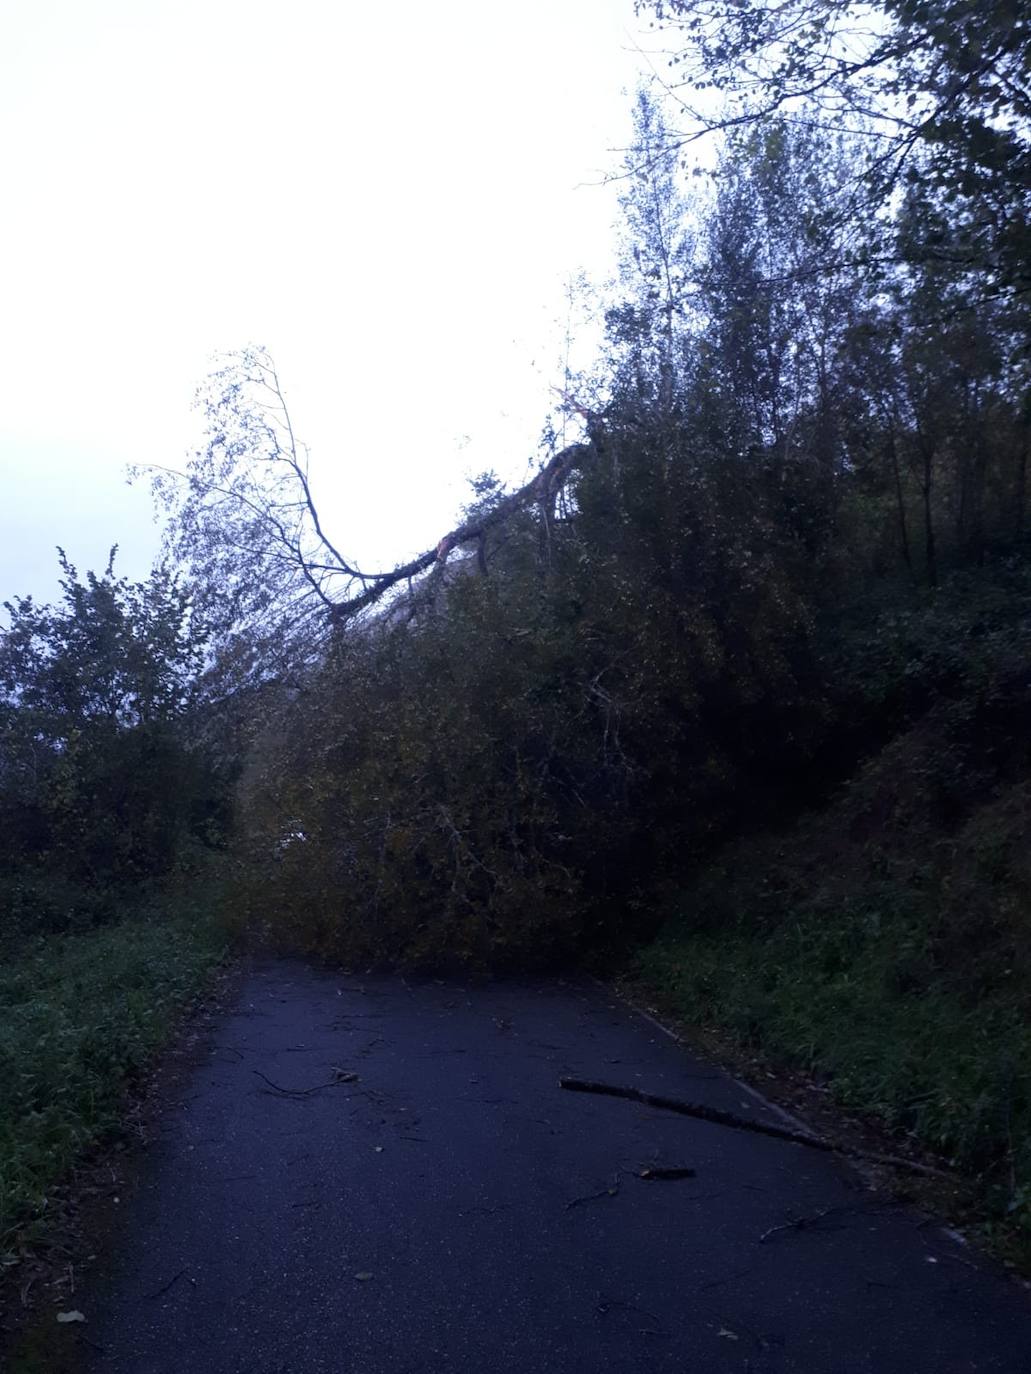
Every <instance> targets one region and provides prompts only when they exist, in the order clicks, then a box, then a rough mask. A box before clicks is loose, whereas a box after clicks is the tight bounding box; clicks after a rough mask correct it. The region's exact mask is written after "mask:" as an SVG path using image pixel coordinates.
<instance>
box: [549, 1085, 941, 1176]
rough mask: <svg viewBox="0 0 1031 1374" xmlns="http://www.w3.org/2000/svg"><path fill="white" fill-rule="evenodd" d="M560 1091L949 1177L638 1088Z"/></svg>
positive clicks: (892, 1157) (907, 1161) (578, 1087)
mask: <svg viewBox="0 0 1031 1374" xmlns="http://www.w3.org/2000/svg"><path fill="white" fill-rule="evenodd" d="M558 1085H559V1087H560V1088H566V1089H567V1090H568V1091H569V1092H574V1093H599V1094H600V1095H601V1096H602V1097H625V1098H627V1099H628V1100H629V1101H631V1102H641V1103H643V1104H644V1105H645V1106H646V1107H657V1108H659V1109H660V1110H661V1111H665V1112H677V1113H678V1114H679V1115H680V1116H690V1117H694V1118H695V1119H696V1120H697V1121H708V1122H710V1123H711V1124H712V1125H714V1126H727V1127H729V1128H730V1129H731V1130H735V1131H750V1132H752V1133H753V1134H754V1135H768V1136H772V1137H773V1138H774V1140H787V1141H790V1142H791V1143H792V1144H794V1145H805V1146H806V1148H807V1149H810V1150H820V1151H822V1152H823V1153H824V1154H838V1155H845V1156H847V1157H848V1158H849V1159H861V1160H865V1161H866V1162H867V1163H869V1164H883V1165H887V1166H890V1167H891V1168H896V1169H909V1170H912V1171H913V1172H915V1173H918V1174H930V1175H931V1176H933V1177H936V1178H948V1177H949V1174H948V1173H947V1172H946V1171H945V1170H943V1169H935V1168H933V1167H932V1166H931V1165H930V1164H920V1163H918V1162H917V1161H916V1160H914V1159H905V1158H904V1157H903V1156H901V1155H881V1154H871V1153H869V1152H868V1151H867V1150H859V1149H857V1148H856V1147H855V1146H853V1145H846V1144H844V1143H842V1142H840V1141H834V1140H823V1139H822V1138H821V1137H820V1136H817V1135H810V1134H809V1133H808V1132H806V1131H793V1130H790V1129H789V1128H788V1127H786V1126H770V1125H767V1124H766V1123H765V1122H762V1121H751V1120H749V1119H748V1118H747V1117H744V1116H737V1115H736V1114H735V1113H734V1112H725V1111H721V1110H720V1109H719V1108H718V1107H706V1106H704V1105H703V1104H702V1103H700V1102H683V1101H681V1100H680V1098H677V1097H659V1096H657V1095H656V1094H655V1093H646V1092H642V1091H641V1089H640V1088H623V1087H620V1086H618V1085H617V1084H614V1083H590V1082H587V1081H584V1080H583V1079H579V1078H560V1079H559V1081H558Z"/></svg>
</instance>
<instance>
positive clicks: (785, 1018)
mask: <svg viewBox="0 0 1031 1374" xmlns="http://www.w3.org/2000/svg"><path fill="white" fill-rule="evenodd" d="M893 895H894V896H895V897H896V898H897V897H898V895H899V894H897V893H896V894H892V893H891V892H890V891H883V890H882V891H881V892H878V891H877V889H876V888H872V887H871V888H867V889H865V890H864V892H863V894H862V899H861V900H857V901H856V902H855V903H854V904H852V905H850V906H849V907H846V908H840V907H839V908H838V909H837V910H836V911H835V912H834V913H833V914H830V913H828V912H827V911H826V910H821V909H820V908H819V907H818V906H809V907H806V906H805V904H802V905H800V906H799V907H798V908H797V910H796V912H795V913H794V915H792V916H787V917H782V918H781V919H780V920H779V921H778V922H777V924H776V925H775V926H774V927H772V928H770V927H766V928H765V929H764V928H762V927H761V926H760V925H757V924H752V923H750V922H745V921H738V922H736V923H734V924H733V925H731V926H729V927H724V928H723V929H720V930H716V931H713V930H699V929H698V928H697V927H694V928H691V927H690V926H689V925H688V924H686V923H685V922H680V923H677V922H673V923H671V925H670V926H669V927H668V928H667V929H666V931H665V932H664V933H663V935H662V936H661V937H660V939H659V940H658V941H657V942H656V943H655V944H653V945H652V946H650V947H649V948H647V949H646V950H645V951H643V952H642V954H641V955H640V956H639V965H638V972H639V975H640V977H641V978H642V979H643V981H644V983H645V984H646V985H647V987H648V989H649V991H651V992H652V993H653V994H654V995H655V996H657V997H658V999H659V1000H660V1001H661V1002H663V1003H664V1005H665V1006H666V1007H667V1008H669V1009H670V1010H672V1011H675V1012H676V1013H677V1014H678V1015H679V1016H681V1017H683V1018H684V1019H685V1020H687V1021H689V1022H691V1023H693V1024H695V1025H698V1026H702V1027H706V1026H707V1027H718V1028H719V1029H720V1030H722V1031H724V1032H728V1031H729V1032H730V1033H731V1035H732V1036H733V1037H734V1038H735V1039H736V1040H737V1041H738V1042H739V1043H740V1044H742V1045H747V1046H749V1047H751V1048H753V1049H759V1050H760V1051H761V1052H762V1054H763V1055H764V1056H765V1057H766V1058H767V1059H768V1060H769V1061H771V1062H773V1063H780V1064H782V1065H787V1066H790V1067H793V1068H800V1069H802V1070H805V1071H807V1072H809V1073H812V1074H814V1075H816V1076H818V1077H820V1078H822V1079H824V1080H825V1081H826V1083H827V1084H828V1086H829V1088H830V1090H831V1092H832V1093H833V1095H834V1096H835V1098H836V1099H837V1100H838V1101H839V1102H840V1103H841V1104H842V1105H843V1106H844V1107H846V1108H848V1109H850V1110H853V1111H857V1112H863V1113H871V1114H874V1115H877V1116H879V1117H881V1118H883V1119H884V1120H885V1121H886V1122H887V1123H888V1125H890V1126H892V1127H894V1128H896V1129H899V1130H905V1131H909V1132H912V1133H913V1134H914V1135H915V1136H916V1137H917V1138H918V1139H920V1140H921V1141H923V1142H924V1143H926V1144H927V1145H929V1146H931V1147H933V1148H935V1149H937V1150H939V1151H941V1152H942V1153H943V1154H945V1155H946V1156H947V1157H948V1158H950V1159H952V1160H953V1161H954V1162H955V1164H956V1165H957V1166H958V1167H959V1168H960V1169H961V1170H962V1171H964V1173H966V1174H967V1175H969V1176H970V1177H971V1178H972V1179H973V1180H974V1182H975V1187H976V1191H977V1194H978V1199H979V1204H980V1207H981V1209H982V1215H983V1217H984V1224H985V1227H986V1228H987V1229H988V1230H989V1231H991V1230H992V1229H993V1228H994V1229H995V1230H997V1231H998V1230H1004V1231H1005V1232H1006V1234H1007V1237H1008V1239H1009V1241H1010V1243H1011V1248H1015V1250H1016V1251H1017V1252H1019V1253H1021V1255H1022V1257H1023V1259H1024V1260H1025V1261H1026V1262H1031V1083H1029V1078H1028V1066H1029V1065H1031V1026H1029V1024H1028V1019H1027V1015H1026V1009H1025V1008H1024V1007H1023V1006H1022V1005H1021V1004H1020V1000H1019V999H1017V998H1015V997H1013V996H1011V995H1010V994H1009V993H1008V992H1007V990H1006V989H1005V987H1004V986H1000V987H999V988H998V989H996V990H993V991H991V992H989V993H987V994H982V995H979V996H977V997H976V998H971V997H966V996H964V995H963V989H962V988H961V987H960V986H958V984H957V980H956V977H955V975H954V974H952V975H950V974H947V973H945V972H944V971H941V970H938V971H935V970H934V968H933V958H931V957H930V955H931V951H929V949H928V945H929V939H928V920H927V916H928V912H927V909H926V908H924V907H923V906H922V904H921V903H920V902H919V901H917V902H910V903H908V904H906V903H900V902H898V901H897V900H896V901H895V902H892V900H891V898H892V896H893Z"/></svg>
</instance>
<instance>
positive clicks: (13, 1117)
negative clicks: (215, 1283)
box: [0, 913, 224, 1266]
mask: <svg viewBox="0 0 1031 1374" xmlns="http://www.w3.org/2000/svg"><path fill="white" fill-rule="evenodd" d="M223 953H224V937H222V936H221V935H220V934H219V932H218V930H217V928H216V926H215V924H214V922H213V921H212V920H211V919H210V918H208V917H207V916H206V915H203V914H200V915H198V914H197V913H190V914H189V916H187V915H185V914H179V915H177V916H169V915H167V914H165V915H161V914H154V913H150V914H147V915H141V914H134V915H133V916H132V917H131V918H126V919H123V920H122V921H121V922H120V923H118V924H116V925H111V926H107V927H103V928H101V929H97V930H94V931H90V932H87V933H81V934H68V935H61V936H51V937H41V938H40V939H38V940H37V941H35V942H34V943H33V944H32V945H31V946H30V947H28V948H24V949H22V950H21V952H20V953H19V954H18V955H17V957H15V958H13V959H11V960H9V961H8V962H7V963H5V964H4V965H3V966H0V1027H2V1032H0V1266H2V1265H3V1264H5V1263H10V1262H11V1261H12V1259H13V1258H14V1256H15V1247H16V1245H17V1243H18V1240H19V1238H22V1237H23V1236H24V1234H25V1229H26V1228H27V1227H30V1226H31V1224H32V1222H33V1221H34V1220H35V1219H36V1218H38V1217H39V1216H40V1215H41V1212H42V1209H43V1208H44V1207H45V1204H46V1199H47V1194H48V1191H49V1190H50V1189H52V1188H53V1186H54V1184H55V1183H56V1182H57V1181H58V1180H59V1179H60V1178H61V1177H62V1175H63V1174H65V1173H66V1171H67V1170H68V1169H69V1167H70V1166H71V1165H72V1164H74V1163H75V1161H76V1160H77V1159H78V1158H80V1157H81V1155H82V1154H83V1152H84V1151H85V1150H86V1149H87V1148H88V1147H89V1146H90V1145H92V1144H94V1143H95V1142H96V1141H98V1140H99V1139H101V1138H102V1137H103V1136H104V1135H105V1133H107V1132H109V1131H110V1130H111V1129H112V1128H113V1127H114V1126H116V1125H117V1123H118V1120H119V1115H120V1111H121V1108H122V1104H123V1101H124V1093H125V1090H126V1088H127V1086H128V1085H129V1084H130V1083H131V1082H132V1080H133V1079H134V1077H136V1076H138V1075H139V1073H140V1072H141V1070H143V1069H144V1068H145V1066H146V1065H147V1064H148V1062H149V1061H150V1060H151V1059H152V1057H153V1055H154V1054H155V1052H156V1050H157V1049H158V1048H159V1047H160V1046H161V1044H162V1042H163V1041H164V1040H165V1039H166V1037H167V1036H168V1034H169V1032H170V1030H171V1028H172V1027H173V1025H174V1023H175V1020H176V1017H177V1014H178V1013H179V1012H180V1011H181V1009H182V1008H183V1007H184V1006H185V1005H186V1004H187V1003H188V1002H189V1000H190V999H191V998H192V997H193V996H195V994H196V993H197V992H198V991H199V990H200V989H201V988H202V986H203V985H204V982H205V980H206V978H207V977H208V975H209V974H210V972H211V971H212V969H213V968H214V966H215V965H216V964H217V963H218V962H219V960H220V959H221V958H222V956H223Z"/></svg>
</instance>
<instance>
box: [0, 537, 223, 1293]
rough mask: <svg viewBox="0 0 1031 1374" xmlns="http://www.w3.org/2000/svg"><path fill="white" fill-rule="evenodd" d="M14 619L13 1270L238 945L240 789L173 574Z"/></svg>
mask: <svg viewBox="0 0 1031 1374" xmlns="http://www.w3.org/2000/svg"><path fill="white" fill-rule="evenodd" d="M62 574H63V581H62V591H63V597H62V600H61V602H60V603H59V604H58V605H56V606H38V605H36V604H34V603H33V602H32V601H31V600H28V599H22V600H19V601H17V602H15V603H12V604H10V605H8V607H7V612H8V627H7V629H6V631H5V633H4V635H3V638H2V640H0V689H2V694H0V730H2V743H3V752H2V756H0V821H2V824H0V851H2V861H3V869H2V876H0V903H2V905H0V911H2V919H0V1027H2V1033H0V1270H2V1269H3V1268H6V1267H7V1266H10V1265H12V1264H14V1263H16V1262H17V1261H18V1259H19V1258H20V1256H21V1255H22V1254H23V1253H24V1249H25V1246H26V1245H27V1244H29V1243H30V1242H31V1239H32V1237H33V1235H34V1234H35V1233H36V1232H37V1231H39V1230H40V1228H41V1226H43V1225H44V1224H45V1222H46V1219H47V1215H48V1212H47V1206H48V1197H49V1194H50V1191H51V1189H52V1188H53V1186H54V1185H55V1184H56V1183H58V1182H59V1181H60V1180H61V1179H62V1178H63V1177H64V1175H65V1174H66V1172H67V1171H68V1169H69V1168H70V1167H71V1166H73V1165H74V1164H75V1163H76V1162H77V1161H78V1160H79V1159H80V1158H81V1157H82V1155H83V1153H84V1152H85V1151H87V1150H88V1149H89V1148H90V1147H91V1146H93V1145H95V1144H96V1143H98V1142H100V1141H102V1140H104V1139H105V1138H107V1137H108V1135H109V1134H110V1132H111V1131H112V1130H113V1129H114V1128H115V1127H116V1126H117V1125H118V1122H119V1119H120V1116H121V1114H122V1112H123V1111H124V1108H125V1095H126V1092H127V1091H128V1090H129V1089H130V1088H131V1087H132V1086H133V1084H134V1083H137V1082H138V1081H139V1078H140V1075H141V1073H142V1072H143V1071H144V1070H145V1069H146V1068H147V1066H148V1065H149V1063H150V1062H151V1059H152V1057H153V1055H154V1054H155V1052H156V1051H157V1050H158V1049H159V1048H160V1046H161V1045H162V1043H163V1042H164V1040H165V1037H166V1036H167V1035H168V1033H169V1031H170V1030H171V1028H172V1027H173V1026H174V1024H175V1020H176V1016H177V1014H178V1013H179V1012H180V1010H181V1009H182V1008H183V1007H184V1006H185V1005H186V1004H187V1003H188V1002H189V1001H190V1000H191V999H192V998H194V997H195V996H196V995H197V994H198V992H199V991H200V990H201V989H202V987H203V985H204V982H205V979H206V978H207V976H208V974H209V973H210V972H211V970H212V969H213V968H214V966H215V965H216V964H217V963H218V961H219V960H220V958H221V957H222V954H223V952H224V948H225V936H224V933H223V932H222V930H221V929H220V927H219V926H218V925H217V923H216V921H215V919H214V915H213V912H214V907H215V901H214V898H213V896H212V895H211V893H212V890H213V880H212V877H211V874H212V872H213V870H214V865H215V863H216V862H217V857H218V850H219V848H220V847H221V846H222V844H223V843H224V839H225V823H226V818H227V814H228V813H227V810H226V805H227V797H226V787H227V783H226V776H227V775H226V774H225V773H224V771H223V769H222V765H221V764H220V763H219V762H218V760H217V758H216V756H215V754H214V753H213V752H212V751H211V750H210V749H209V748H207V747H206V746H205V745H204V743H203V741H202V738H201V735H200V734H199V733H198V732H199V731H200V728H201V727H200V717H199V716H198V714H197V709H196V692H197V683H198V676H199V673H198V668H199V664H200V661H201V655H202V649H203V643H204V635H203V630H202V627H201V626H200V625H199V623H198V622H197V621H196V620H195V619H194V618H193V616H192V610H191V604H190V598H189V597H188V595H187V594H186V593H185V591H184V590H183V589H182V588H181V587H180V586H179V585H178V582H177V580H176V579H175V578H174V577H173V576H171V575H170V574H168V573H166V572H165V571H163V570H160V569H159V570H158V571H157V572H156V573H155V574H154V575H153V577H152V578H150V579H149V580H148V581H146V582H144V583H139V584H134V583H129V582H127V581H125V580H124V579H121V578H119V577H118V576H117V575H116V573H115V571H114V566H113V556H112V562H111V564H110V565H109V566H108V568H107V570H106V571H105V573H104V575H103V576H101V577H96V576H93V575H88V576H87V577H85V578H82V577H80V576H79V574H78V572H77V571H76V569H75V568H73V567H72V566H71V565H70V564H69V563H68V562H67V561H66V560H65V559H64V558H63V556H62Z"/></svg>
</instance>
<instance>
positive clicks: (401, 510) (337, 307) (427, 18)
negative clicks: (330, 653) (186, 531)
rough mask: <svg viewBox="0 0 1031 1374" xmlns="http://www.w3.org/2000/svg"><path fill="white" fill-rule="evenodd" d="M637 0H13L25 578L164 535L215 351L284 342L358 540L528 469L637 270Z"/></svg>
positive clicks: (15, 347)
mask: <svg viewBox="0 0 1031 1374" xmlns="http://www.w3.org/2000/svg"><path fill="white" fill-rule="evenodd" d="M639 41H640V29H639V27H638V24H637V21H635V19H634V15H633V5H632V0H521V3H519V4H518V5H514V4H513V5H488V4H484V3H483V0H398V2H397V3H393V4H391V3H386V2H385V0H380V2H378V3H371V4H356V3H350V0H289V3H287V0H0V181H2V186H3V203H2V213H0V264H2V269H0V270H2V272H3V280H2V291H0V312H2V314H0V395H2V404H0V479H2V489H0V492H2V496H0V500H2V505H0V599H2V598H4V597H7V596H9V595H11V594H13V593H22V592H30V591H31V592H33V593H35V594H37V595H44V596H50V595H52V594H53V591H54V569H55V566H56V564H55V556H54V552H53V549H54V545H56V544H62V545H63V546H64V547H65V548H66V549H67V551H68V554H69V556H70V557H71V558H72V559H73V561H75V562H77V563H78V564H79V565H80V566H81V567H90V566H92V567H96V568H98V569H99V568H100V567H101V566H102V565H103V563H104V561H105V558H106V550H107V548H108V546H109V545H110V544H111V543H114V542H117V543H119V544H120V546H121V547H122V549H123V551H124V552H123V557H122V559H121V563H122V566H123V569H124V570H125V571H127V572H129V573H131V574H132V575H134V576H137V575H142V573H143V572H144V571H145V570H146V568H147V566H148V565H149V562H150V559H151V557H152V556H153V553H154V552H155V549H156V535H155V532H154V526H153V524H152V521H151V515H150V501H149V496H148V494H147V493H146V491H145V490H144V489H140V488H133V489H130V488H129V487H127V486H126V484H125V478H124V469H125V466H126V464H127V463H130V462H148V461H152V462H158V463H166V464H172V465H176V464H178V463H180V462H181V461H182V458H183V455H184V454H185V452H186V451H187V449H188V447H189V445H190V443H191V441H192V439H193V436H194V431H195V426H196V424H197V420H196V417H195V416H194V415H193V413H192V412H191V398H192V394H193V390H194V388H195V386H196V385H197V383H198V382H199V381H200V380H201V379H202V378H203V376H204V375H205V374H206V373H207V371H208V370H209V368H210V365H211V358H212V356H213V355H214V354H215V353H217V352H218V351H219V350H227V349H232V348H234V347H239V346H241V345H243V344H246V343H248V342H255V343H262V344H265V345H267V346H268V348H269V349H270V350H271V351H272V353H273V355H274V357H275V359H276V361H277V363H278V365H279V370H280V373H281V376H282V379H283V382H284V384H285V387H286V390H287V395H288V399H289V401H290V403H291V408H292V411H293V417H294V421H295V424H296V427H297V428H298V430H299V432H300V434H301V435H302V437H303V438H304V439H305V440H306V441H307V442H308V443H309V444H310V446H311V450H312V464H313V473H314V478H315V483H316V486H317V488H318V489H319V490H321V491H322V492H323V504H324V506H325V508H326V512H327V514H328V517H329V524H330V525H331V527H332V530H333V537H334V541H335V542H336V543H337V544H338V546H340V547H342V548H343V549H344V550H345V551H346V552H348V553H352V552H353V553H354V554H355V555H356V556H358V557H359V558H363V559H364V560H365V561H366V562H367V563H373V564H374V565H375V566H384V565H386V564H389V563H391V562H394V561H396V560H398V559H400V558H401V557H403V556H404V555H407V554H409V553H411V552H415V551H417V550H421V549H422V548H424V547H427V546H428V545H429V544H431V543H433V542H435V540H436V539H437V538H438V537H439V536H440V534H441V533H443V531H444V530H445V529H446V528H447V526H448V523H449V520H450V519H451V517H452V516H453V514H454V513H455V511H456V509H457V507H458V505H459V503H460V502H461V501H462V500H463V499H464V496H465V493H466V487H465V483H464V478H465V476H466V475H467V474H470V473H474V472H479V471H482V470H483V469H485V468H491V467H493V468H495V469H497V470H498V471H499V472H500V473H501V474H502V475H504V476H505V477H507V478H509V479H513V480H514V479H518V478H521V477H523V476H525V473H526V465H527V462H528V461H529V460H530V459H531V458H532V457H533V455H534V452H535V447H536V440H537V436H538V435H539V432H540V428H541V425H542V422H543V421H544V419H545V416H546V413H547V410H548V406H549V402H550V400H551V399H553V398H551V397H550V395H549V391H548V388H549V386H550V385H551V384H552V383H556V382H561V380H562V371H561V362H560V355H561V335H562V323H561V322H562V320H563V318H564V314H565V308H566V307H565V303H564V298H563V290H564V283H565V282H566V280H567V278H568V277H569V275H570V274H571V273H575V272H576V271H578V270H579V269H586V270H587V271H588V272H589V273H591V274H592V275H593V276H595V277H603V276H604V275H605V274H606V272H607V271H609V270H610V262H611V253H612V242H613V237H612V227H613V223H614V221H615V218H616V210H615V193H614V191H613V188H612V187H598V186H597V185H591V184H590V183H596V182H597V181H598V180H599V178H600V177H601V176H602V175H603V173H604V172H605V171H606V170H607V169H611V168H612V167H613V166H615V165H616V164H617V163H618V154H616V153H614V152H613V151H612V150H613V149H614V148H618V147H620V146H622V145H623V144H625V142H626V140H627V137H628V130H629V127H630V115H629V107H630V98H631V95H632V91H633V87H634V85H635V82H636V80H637V73H638V72H639V71H640V70H641V69H642V67H643V66H644V65H645V64H644V61H643V59H642V57H641V56H640V54H639V53H638V52H637V51H635V48H636V45H637V43H638V42H639Z"/></svg>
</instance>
